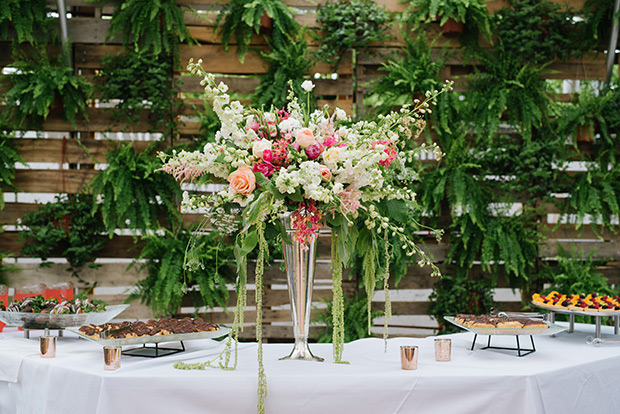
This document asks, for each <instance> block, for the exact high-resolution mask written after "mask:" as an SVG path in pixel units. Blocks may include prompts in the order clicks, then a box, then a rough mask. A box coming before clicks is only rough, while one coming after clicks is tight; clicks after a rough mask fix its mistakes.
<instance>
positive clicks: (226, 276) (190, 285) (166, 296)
mask: <svg viewBox="0 0 620 414" xmlns="http://www.w3.org/2000/svg"><path fill="white" fill-rule="evenodd" d="M160 231H163V233H164V234H163V235H160V234H153V235H148V236H144V237H143V240H144V241H145V244H144V247H143V249H142V252H141V253H140V256H139V257H138V258H136V262H134V263H133V264H132V265H131V266H134V265H135V264H136V263H138V265H139V267H140V270H142V269H146V270H147V272H148V276H147V277H146V278H145V279H142V280H140V281H139V282H138V283H137V288H138V290H137V291H136V292H134V293H132V294H131V295H130V296H129V298H128V299H127V301H132V300H136V299H140V300H141V301H142V302H143V303H145V304H146V305H148V306H149V307H150V308H151V309H152V310H153V312H154V313H155V314H156V315H158V316H171V315H174V314H175V313H176V312H178V310H179V308H180V306H181V303H182V300H183V298H184V297H185V295H186V294H188V295H189V297H190V298H191V300H192V303H193V306H194V307H196V309H198V308H200V307H202V306H206V307H208V308H211V309H212V308H214V307H216V306H222V307H227V306H228V289H227V287H226V283H227V282H228V283H230V282H232V281H233V280H234V271H233V270H232V269H231V267H230V266H229V265H228V262H230V261H231V260H232V246H230V245H227V244H224V243H222V242H221V241H218V234H217V233H210V234H205V235H200V234H198V235H196V236H192V230H184V229H179V231H177V232H175V233H173V232H171V231H170V230H168V229H161V230H160ZM192 237H194V238H195V239H194V240H193V243H195V249H194V252H195V255H194V257H193V259H194V260H195V262H194V264H195V265H194V266H192V267H187V266H184V260H185V250H186V248H187V246H188V243H189V242H190V238H192ZM141 261H142V262H141Z"/></svg>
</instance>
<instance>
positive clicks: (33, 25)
mask: <svg viewBox="0 0 620 414" xmlns="http://www.w3.org/2000/svg"><path fill="white" fill-rule="evenodd" d="M48 12H49V8H48V7H47V1H45V0H3V1H1V2H0V39H3V40H4V39H8V35H9V31H10V30H14V31H15V34H16V35H17V42H19V43H22V42H29V43H30V44H35V43H45V42H46V41H48V40H50V34H53V33H55V32H54V29H53V24H54V19H52V18H51V17H48Z"/></svg>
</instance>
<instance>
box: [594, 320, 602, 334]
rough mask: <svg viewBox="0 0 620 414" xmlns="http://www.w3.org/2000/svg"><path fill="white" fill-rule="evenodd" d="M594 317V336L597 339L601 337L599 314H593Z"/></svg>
mask: <svg viewBox="0 0 620 414" xmlns="http://www.w3.org/2000/svg"><path fill="white" fill-rule="evenodd" d="M595 318H596V335H595V336H596V337H597V338H598V339H601V317H600V316H595Z"/></svg>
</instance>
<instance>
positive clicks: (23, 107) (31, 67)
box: [0, 54, 93, 127]
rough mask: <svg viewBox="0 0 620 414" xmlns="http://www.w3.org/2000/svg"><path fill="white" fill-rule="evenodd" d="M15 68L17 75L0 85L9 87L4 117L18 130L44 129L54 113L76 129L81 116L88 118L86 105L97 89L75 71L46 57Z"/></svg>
mask: <svg viewBox="0 0 620 414" xmlns="http://www.w3.org/2000/svg"><path fill="white" fill-rule="evenodd" d="M11 66H13V67H15V68H16V69H17V71H15V72H14V73H11V74H8V75H4V76H3V77H2V78H0V84H2V85H5V86H6V87H8V91H7V92H6V93H5V94H4V100H5V102H6V107H5V109H4V114H3V115H4V116H5V117H7V119H10V120H11V121H12V123H13V124H14V125H15V126H16V127H23V126H32V127H40V126H41V124H42V123H43V121H45V120H46V119H47V117H48V116H49V115H50V113H54V111H56V112H58V113H59V114H62V116H63V117H64V119H66V120H67V121H69V122H70V123H71V125H73V126H74V127H76V123H75V121H76V117H77V116H78V114H81V115H82V116H84V118H87V114H86V104H87V101H88V99H89V98H90V96H91V93H92V90H93V87H92V85H91V84H90V83H89V82H88V81H87V80H86V79H84V78H82V77H79V76H75V75H73V73H72V69H71V68H67V67H65V66H64V65H62V64H60V63H51V62H50V61H49V59H48V58H47V57H46V56H45V55H44V54H39V56H38V57H37V58H33V59H29V60H18V61H16V62H14V63H13V64H12V65H11Z"/></svg>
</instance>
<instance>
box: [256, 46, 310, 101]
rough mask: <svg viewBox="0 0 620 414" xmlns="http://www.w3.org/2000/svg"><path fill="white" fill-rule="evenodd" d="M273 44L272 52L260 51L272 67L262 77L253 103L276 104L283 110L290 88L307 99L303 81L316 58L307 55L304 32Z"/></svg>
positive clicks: (296, 94) (299, 97)
mask: <svg viewBox="0 0 620 414" xmlns="http://www.w3.org/2000/svg"><path fill="white" fill-rule="evenodd" d="M270 46H271V50H270V51H269V52H263V53H261V57H262V58H263V60H264V61H265V62H266V63H267V64H268V65H269V68H268V69H267V72H266V73H265V74H264V75H261V77H260V85H259V86H258V88H256V90H255V91H254V99H253V104H254V105H255V106H257V107H261V106H265V107H266V108H269V107H271V106H273V107H274V108H277V109H282V108H284V105H285V104H286V102H287V96H288V92H289V91H288V90H289V88H291V87H292V88H293V92H294V94H295V96H296V97H297V98H298V99H304V100H305V97H306V92H305V91H304V90H303V89H302V88H301V83H302V82H303V81H304V78H305V74H307V73H308V72H309V71H310V69H311V68H312V64H313V61H312V60H311V59H310V58H309V56H308V44H307V43H306V41H305V40H304V37H303V34H302V35H300V36H298V37H297V38H296V39H289V41H288V42H287V43H286V44H284V45H283V46H277V45H276V44H275V43H274V44H270Z"/></svg>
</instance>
